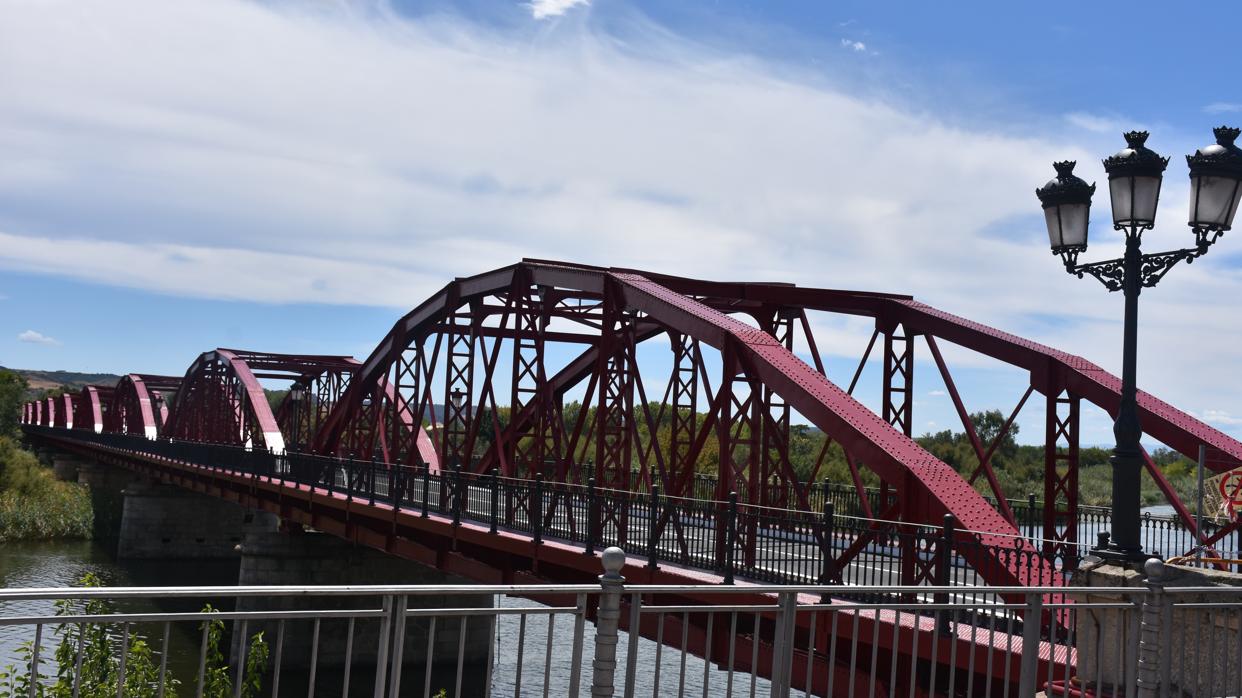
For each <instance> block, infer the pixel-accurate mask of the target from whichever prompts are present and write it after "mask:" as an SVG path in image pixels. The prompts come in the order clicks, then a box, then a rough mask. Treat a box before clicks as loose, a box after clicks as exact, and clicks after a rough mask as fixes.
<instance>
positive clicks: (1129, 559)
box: [1091, 548, 1159, 565]
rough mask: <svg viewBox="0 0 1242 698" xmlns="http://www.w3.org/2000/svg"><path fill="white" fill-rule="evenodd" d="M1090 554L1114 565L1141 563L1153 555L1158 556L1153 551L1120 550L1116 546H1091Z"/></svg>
mask: <svg viewBox="0 0 1242 698" xmlns="http://www.w3.org/2000/svg"><path fill="white" fill-rule="evenodd" d="M1091 554H1092V555H1095V556H1096V557H1098V558H1100V559H1102V560H1104V561H1105V562H1110V563H1113V564H1116V565H1142V564H1143V563H1144V562H1147V561H1148V560H1150V559H1151V558H1153V557H1159V556H1158V555H1156V554H1154V553H1145V552H1143V551H1142V550H1121V549H1118V548H1092V549H1091Z"/></svg>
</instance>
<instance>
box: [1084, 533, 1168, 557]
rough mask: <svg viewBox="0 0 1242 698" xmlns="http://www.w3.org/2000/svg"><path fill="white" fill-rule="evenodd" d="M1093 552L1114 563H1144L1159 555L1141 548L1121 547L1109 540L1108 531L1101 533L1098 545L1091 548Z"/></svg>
mask: <svg viewBox="0 0 1242 698" xmlns="http://www.w3.org/2000/svg"><path fill="white" fill-rule="evenodd" d="M1091 554H1092V555H1094V556H1096V557H1098V558H1100V559H1101V560H1104V561H1105V562H1108V563H1111V564H1114V565H1142V564H1143V563H1144V562H1146V561H1147V560H1149V559H1151V558H1153V557H1159V556H1158V555H1155V554H1154V553H1145V552H1143V550H1142V549H1141V548H1130V547H1121V546H1119V545H1116V544H1114V543H1112V542H1110V541H1109V535H1108V532H1106V531H1101V532H1100V533H1099V539H1098V540H1097V541H1096V545H1095V546H1094V547H1093V548H1091Z"/></svg>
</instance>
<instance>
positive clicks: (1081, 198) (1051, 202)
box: [1035, 160, 1095, 208]
mask: <svg viewBox="0 0 1242 698" xmlns="http://www.w3.org/2000/svg"><path fill="white" fill-rule="evenodd" d="M1077 164H1078V163H1077V162H1076V161H1074V160H1062V161H1060V162H1054V163H1052V167H1053V168H1054V169H1055V170H1056V171H1057V176H1056V177H1054V178H1052V179H1050V180H1048V183H1047V184H1045V185H1044V186H1042V187H1040V188H1039V189H1036V190H1035V195H1036V196H1038V197H1039V200H1040V202H1042V203H1043V205H1044V208H1048V207H1049V206H1056V205H1058V204H1063V203H1074V202H1077V203H1090V201H1091V195H1092V194H1093V193H1095V185H1094V184H1087V183H1086V182H1085V181H1083V180H1082V179H1081V178H1079V177H1078V176H1077V175H1075V174H1074V166H1075V165H1077Z"/></svg>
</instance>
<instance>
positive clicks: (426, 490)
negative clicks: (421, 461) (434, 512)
mask: <svg viewBox="0 0 1242 698" xmlns="http://www.w3.org/2000/svg"><path fill="white" fill-rule="evenodd" d="M430 496H431V464H430V463H427V464H426V465H424V466H423V518H424V519H425V518H427V512H428V510H429V509H430V508H431V502H429V501H428V498H429V497H430Z"/></svg>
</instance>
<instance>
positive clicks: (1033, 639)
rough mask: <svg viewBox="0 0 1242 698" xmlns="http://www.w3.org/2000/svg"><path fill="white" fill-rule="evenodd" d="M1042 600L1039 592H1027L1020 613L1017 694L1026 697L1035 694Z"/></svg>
mask: <svg viewBox="0 0 1242 698" xmlns="http://www.w3.org/2000/svg"><path fill="white" fill-rule="evenodd" d="M1043 605H1044V600H1043V598H1042V597H1041V596H1040V595H1039V594H1028V595H1027V597H1026V609H1025V610H1024V611H1023V614H1022V668H1021V673H1020V674H1019V675H1018V695H1019V696H1022V697H1023V698H1026V697H1027V696H1033V695H1035V694H1036V692H1037V691H1036V690H1035V685H1036V682H1037V679H1038V674H1039V621H1040V617H1041V616H1042V615H1043Z"/></svg>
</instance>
